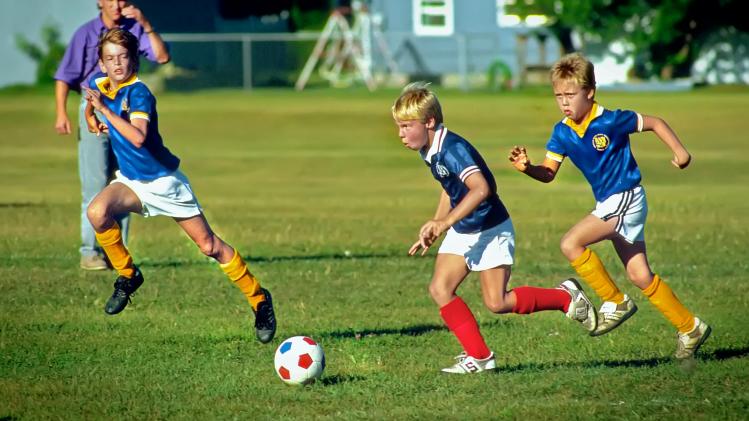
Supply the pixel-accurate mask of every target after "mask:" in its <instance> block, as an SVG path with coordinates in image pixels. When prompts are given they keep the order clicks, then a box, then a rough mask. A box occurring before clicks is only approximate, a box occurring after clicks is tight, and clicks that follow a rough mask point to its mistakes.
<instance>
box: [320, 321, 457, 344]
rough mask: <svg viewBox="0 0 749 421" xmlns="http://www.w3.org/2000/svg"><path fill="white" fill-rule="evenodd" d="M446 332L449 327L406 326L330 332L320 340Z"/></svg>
mask: <svg viewBox="0 0 749 421" xmlns="http://www.w3.org/2000/svg"><path fill="white" fill-rule="evenodd" d="M445 330H447V327H445V326H443V325H437V324H421V325H413V326H406V327H401V328H381V329H345V330H334V331H330V332H322V333H320V334H319V335H318V336H319V337H320V338H332V339H356V340H361V339H365V338H372V337H377V336H383V335H399V336H421V335H425V334H427V333H431V332H438V331H445Z"/></svg>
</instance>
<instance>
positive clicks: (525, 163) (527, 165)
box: [508, 146, 562, 183]
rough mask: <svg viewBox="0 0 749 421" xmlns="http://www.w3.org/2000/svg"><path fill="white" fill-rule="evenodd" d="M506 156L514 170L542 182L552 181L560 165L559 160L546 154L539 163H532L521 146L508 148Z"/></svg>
mask: <svg viewBox="0 0 749 421" xmlns="http://www.w3.org/2000/svg"><path fill="white" fill-rule="evenodd" d="M508 158H509V159H510V162H512V166H513V167H515V169H516V170H518V171H520V172H522V173H524V174H526V175H527V176H529V177H531V178H535V179H536V180H538V181H541V182H544V183H550V182H551V181H553V180H554V177H556V175H557V171H559V167H560V166H561V165H562V163H561V162H559V161H555V160H553V159H551V158H549V157H548V156H547V157H544V160H543V162H542V163H541V165H533V164H531V160H530V158H528V152H527V151H526V150H525V147H523V146H515V147H513V148H512V149H511V150H510V155H509V156H508Z"/></svg>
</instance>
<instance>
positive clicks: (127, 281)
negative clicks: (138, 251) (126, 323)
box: [104, 267, 143, 315]
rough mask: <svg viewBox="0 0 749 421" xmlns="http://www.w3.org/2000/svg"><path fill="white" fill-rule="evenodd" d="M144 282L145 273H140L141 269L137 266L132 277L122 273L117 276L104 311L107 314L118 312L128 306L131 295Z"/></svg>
mask: <svg viewBox="0 0 749 421" xmlns="http://www.w3.org/2000/svg"><path fill="white" fill-rule="evenodd" d="M142 284H143V274H142V273H140V269H138V268H137V267H136V268H135V275H133V277H132V278H127V277H124V276H122V275H120V276H118V277H117V280H115V281H114V292H113V293H112V296H111V297H109V300H108V301H107V305H105V306H104V311H105V312H106V313H107V314H111V315H114V314H117V313H119V312H121V311H122V310H124V309H125V307H127V305H128V303H130V296H131V295H133V294H135V291H136V290H137V289H138V288H139V287H140V286H141V285H142Z"/></svg>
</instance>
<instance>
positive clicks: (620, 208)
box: [591, 186, 648, 244]
mask: <svg viewBox="0 0 749 421" xmlns="http://www.w3.org/2000/svg"><path fill="white" fill-rule="evenodd" d="M591 213H592V214H593V215H595V216H596V217H598V218H601V219H602V220H604V221H608V220H609V219H612V218H618V219H617V222H616V228H615V230H616V232H617V233H619V235H621V236H622V237H624V239H625V240H627V242H628V243H630V244H632V243H634V242H635V241H645V220H646V219H647V217H648V201H647V198H646V197H645V189H643V188H642V186H637V187H634V188H632V189H630V190H626V191H623V192H621V193H616V194H612V195H611V196H609V197H608V198H606V200H604V201H603V202H596V208H595V209H594V210H593V212H591Z"/></svg>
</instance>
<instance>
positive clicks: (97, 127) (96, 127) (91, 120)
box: [86, 113, 102, 136]
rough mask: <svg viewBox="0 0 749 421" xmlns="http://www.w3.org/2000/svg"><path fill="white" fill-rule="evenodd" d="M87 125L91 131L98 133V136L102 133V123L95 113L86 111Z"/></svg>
mask: <svg viewBox="0 0 749 421" xmlns="http://www.w3.org/2000/svg"><path fill="white" fill-rule="evenodd" d="M86 126H87V127H88V132H89V133H96V135H97V136H99V134H100V133H101V126H102V124H101V122H100V121H99V119H98V118H96V114H94V113H90V114H89V113H86Z"/></svg>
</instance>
